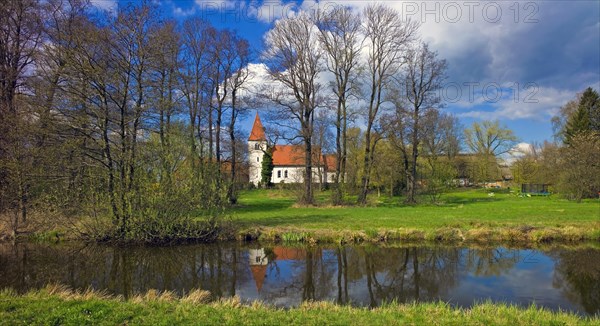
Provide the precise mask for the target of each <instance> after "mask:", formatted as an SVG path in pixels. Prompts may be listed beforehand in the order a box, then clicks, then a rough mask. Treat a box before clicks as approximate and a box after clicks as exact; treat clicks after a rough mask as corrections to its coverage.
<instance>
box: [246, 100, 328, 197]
mask: <svg viewBox="0 0 600 326" xmlns="http://www.w3.org/2000/svg"><path fill="white" fill-rule="evenodd" d="M267 144H268V143H267V137H266V135H265V128H264V127H263V125H262V122H261V121H260V117H259V115H258V112H257V113H256V117H255V118H254V125H253V126H252V131H251V132H250V137H248V167H249V171H248V172H249V175H250V182H251V183H253V184H254V185H255V186H258V184H259V182H260V181H261V172H262V162H263V155H264V151H265V150H267ZM314 148H315V150H314V152H315V153H314V155H313V157H314V161H313V171H312V172H313V182H314V183H328V182H333V181H334V180H335V169H336V157H335V155H323V154H322V153H321V149H320V148H317V147H314ZM271 183H273V184H281V183H304V147H303V146H302V145H277V144H276V145H274V147H273V175H272V176H271Z"/></svg>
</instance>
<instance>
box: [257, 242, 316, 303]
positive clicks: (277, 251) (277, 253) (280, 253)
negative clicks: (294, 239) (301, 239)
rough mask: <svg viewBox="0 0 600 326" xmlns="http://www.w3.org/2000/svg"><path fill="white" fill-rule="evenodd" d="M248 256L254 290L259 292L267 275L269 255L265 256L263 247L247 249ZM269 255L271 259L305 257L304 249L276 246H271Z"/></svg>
mask: <svg viewBox="0 0 600 326" xmlns="http://www.w3.org/2000/svg"><path fill="white" fill-rule="evenodd" d="M248 256H249V259H248V260H249V263H250V271H252V277H253V278H254V282H255V283H256V290H257V291H258V292H260V290H261V289H262V287H263V283H264V281H265V278H266V277H267V265H268V264H269V257H267V254H266V252H265V248H260V249H250V250H248ZM271 257H272V260H273V261H285V260H304V259H306V250H304V249H298V248H286V247H281V246H277V247H275V248H273V255H272V256H271Z"/></svg>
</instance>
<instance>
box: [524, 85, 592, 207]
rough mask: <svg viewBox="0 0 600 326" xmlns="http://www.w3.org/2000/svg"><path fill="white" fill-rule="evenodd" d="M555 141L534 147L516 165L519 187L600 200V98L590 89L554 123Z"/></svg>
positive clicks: (562, 111) (578, 97) (574, 198)
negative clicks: (532, 186)
mask: <svg viewBox="0 0 600 326" xmlns="http://www.w3.org/2000/svg"><path fill="white" fill-rule="evenodd" d="M552 123H553V127H554V132H555V141H554V142H544V143H543V144H534V145H533V146H532V148H531V151H530V152H528V153H527V154H526V155H525V156H523V157H522V158H520V159H519V160H517V161H516V162H515V163H514V164H513V171H514V177H515V181H516V182H518V183H537V184H549V185H550V186H551V187H552V189H553V190H554V191H557V192H559V193H561V194H563V195H564V196H566V197H567V198H569V199H572V200H577V201H580V200H581V199H584V198H598V196H600V96H599V95H598V92H597V91H596V90H594V89H592V88H587V89H586V90H584V91H583V92H582V93H580V94H578V95H577V96H576V98H575V99H573V100H571V101H569V102H568V103H567V104H565V105H563V106H562V107H561V108H560V111H559V114H558V115H557V116H555V117H554V118H553V119H552Z"/></svg>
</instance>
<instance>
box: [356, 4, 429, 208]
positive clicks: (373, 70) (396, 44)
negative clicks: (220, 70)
mask: <svg viewBox="0 0 600 326" xmlns="http://www.w3.org/2000/svg"><path fill="white" fill-rule="evenodd" d="M363 19H364V22H363V33H364V35H365V37H366V45H367V48H368V58H367V60H368V61H367V66H368V67H367V71H368V73H369V74H368V78H369V81H368V85H367V86H368V92H367V105H368V106H367V108H366V112H365V120H366V124H367V126H366V129H365V151H364V153H365V154H364V155H365V156H364V163H363V173H362V178H361V186H360V187H361V189H360V192H359V194H358V203H359V204H365V203H366V201H367V193H368V191H369V181H370V180H369V179H370V174H371V167H372V165H373V163H372V162H373V158H374V151H375V147H376V145H377V142H376V139H372V133H373V129H374V127H375V124H376V122H377V118H378V117H379V111H380V108H381V106H382V104H383V103H384V101H385V98H386V96H385V93H386V90H387V89H388V87H389V86H390V82H391V80H392V76H394V75H395V74H396V73H397V72H398V71H399V69H400V67H401V65H402V63H403V59H404V58H403V55H404V51H405V50H406V47H407V45H408V44H409V43H410V42H411V41H412V40H413V39H414V38H415V36H416V35H415V34H416V31H417V29H418V26H419V25H418V24H417V23H416V22H411V21H403V20H402V19H401V17H400V14H399V13H398V12H397V11H395V10H394V9H392V8H389V7H386V6H384V5H381V4H375V5H370V6H368V7H367V8H366V9H365V10H364V13H363Z"/></svg>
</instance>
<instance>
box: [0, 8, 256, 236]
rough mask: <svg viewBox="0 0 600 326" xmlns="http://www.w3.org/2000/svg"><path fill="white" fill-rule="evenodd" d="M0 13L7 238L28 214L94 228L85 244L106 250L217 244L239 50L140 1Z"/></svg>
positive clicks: (241, 104) (229, 192) (203, 26)
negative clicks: (113, 242)
mask: <svg viewBox="0 0 600 326" xmlns="http://www.w3.org/2000/svg"><path fill="white" fill-rule="evenodd" d="M0 11H1V12H2V16H1V17H0V26H1V30H0V33H1V34H0V69H1V70H0V73H1V85H0V86H1V88H0V131H1V132H0V154H1V158H0V214H2V216H3V219H4V221H5V222H6V224H8V225H10V228H11V230H12V231H13V233H15V232H18V230H19V228H20V226H21V225H23V224H26V223H27V222H28V219H29V217H30V215H31V214H30V212H31V213H38V214H45V215H46V217H44V220H46V222H52V221H49V220H51V218H50V216H52V214H55V215H56V216H75V217H91V218H92V219H91V220H90V221H89V222H88V224H90V223H92V222H93V223H92V224H94V226H93V227H92V226H91V224H90V225H87V226H86V227H85V228H84V230H85V231H83V232H86V233H89V232H92V233H96V234H95V235H94V236H99V237H103V238H106V239H140V238H142V239H146V238H147V239H148V240H150V241H151V240H152V239H154V238H159V239H162V238H178V237H192V238H204V237H210V236H214V234H215V229H216V228H218V220H217V218H216V217H217V216H218V213H219V211H220V210H222V208H223V207H224V206H225V205H226V204H227V203H228V202H229V203H234V202H235V201H236V191H235V189H234V183H235V181H236V180H237V179H238V178H239V177H238V176H237V171H238V170H239V168H238V167H237V166H236V163H238V161H240V158H239V157H238V155H239V148H240V146H242V145H241V144H240V141H239V140H238V135H237V125H236V123H237V120H238V118H239V116H240V114H242V112H243V110H244V108H245V107H246V105H247V104H246V102H245V99H244V98H242V97H240V96H238V93H239V90H240V88H241V87H242V86H243V84H244V83H245V81H246V80H247V78H248V75H249V72H248V70H247V66H248V62H249V60H250V57H251V50H250V47H249V44H248V42H247V41H246V40H245V39H243V38H241V37H240V36H239V35H237V34H236V33H235V32H232V31H230V30H219V29H216V28H214V27H213V26H211V25H210V24H209V23H207V22H206V21H203V20H200V19H198V18H195V17H193V18H190V19H187V20H185V21H183V22H181V23H176V22H175V21H170V20H165V19H162V18H161V16H160V13H159V12H158V11H157V9H156V8H155V7H153V6H152V5H150V4H146V3H135V4H133V5H128V6H119V7H118V9H117V10H116V12H113V13H108V12H100V11H98V10H96V9H94V8H92V7H90V6H89V4H88V3H87V2H85V1H83V0H82V1H80V0H49V1H38V0H22V1H3V2H2V4H0ZM225 163H226V164H225ZM225 165H227V168H225V167H224V166H225ZM191 216H194V217H196V216H207V219H206V221H204V222H203V223H196V222H195V220H194V219H192V218H190V217H191ZM94 217H95V219H94ZM106 217H110V220H111V221H112V223H110V225H102V223H100V224H99V225H100V229H99V230H100V231H94V230H98V226H97V224H96V222H102V221H104V220H106ZM53 223H58V221H54V222H53ZM61 223H62V222H61ZM78 223H81V222H78Z"/></svg>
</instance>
